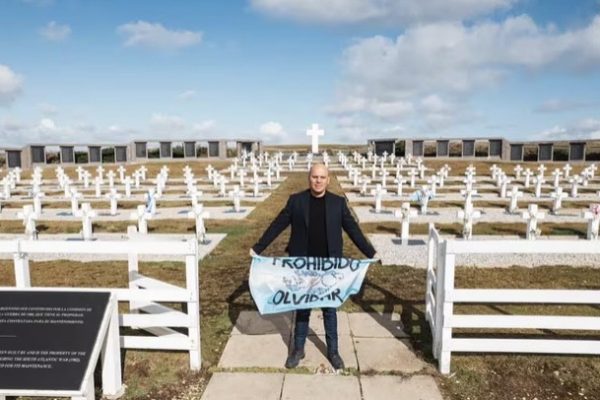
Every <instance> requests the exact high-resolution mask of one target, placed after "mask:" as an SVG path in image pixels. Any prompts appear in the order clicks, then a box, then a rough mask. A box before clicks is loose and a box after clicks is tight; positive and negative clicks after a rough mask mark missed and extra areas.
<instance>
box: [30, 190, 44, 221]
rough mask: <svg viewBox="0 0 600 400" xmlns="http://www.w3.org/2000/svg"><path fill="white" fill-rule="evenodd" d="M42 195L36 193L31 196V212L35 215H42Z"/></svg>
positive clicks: (38, 192)
mask: <svg viewBox="0 0 600 400" xmlns="http://www.w3.org/2000/svg"><path fill="white" fill-rule="evenodd" d="M44 196H45V195H44V193H42V192H40V191H37V192H35V193H34V194H33V211H34V212H35V213H36V214H37V215H42V197H44Z"/></svg>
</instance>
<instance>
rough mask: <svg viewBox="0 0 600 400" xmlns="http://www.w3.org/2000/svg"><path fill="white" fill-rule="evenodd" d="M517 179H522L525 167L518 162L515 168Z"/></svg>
mask: <svg viewBox="0 0 600 400" xmlns="http://www.w3.org/2000/svg"><path fill="white" fill-rule="evenodd" d="M514 171H515V179H521V172H522V171H523V167H521V164H518V165H517V166H516V167H515V169H514Z"/></svg>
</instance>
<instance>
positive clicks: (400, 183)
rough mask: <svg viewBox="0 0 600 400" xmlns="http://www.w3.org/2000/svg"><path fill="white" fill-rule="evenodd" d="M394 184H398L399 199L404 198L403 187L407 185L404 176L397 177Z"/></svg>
mask: <svg viewBox="0 0 600 400" xmlns="http://www.w3.org/2000/svg"><path fill="white" fill-rule="evenodd" d="M394 182H395V183H396V185H398V186H397V191H396V193H397V195H398V197H401V196H402V185H403V184H405V183H406V179H404V178H403V177H402V176H399V177H397V178H396V179H394Z"/></svg>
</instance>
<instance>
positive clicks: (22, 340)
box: [0, 291, 110, 391]
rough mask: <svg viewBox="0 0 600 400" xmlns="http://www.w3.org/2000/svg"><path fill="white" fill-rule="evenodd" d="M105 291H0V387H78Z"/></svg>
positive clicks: (95, 337)
mask: <svg viewBox="0 0 600 400" xmlns="http://www.w3.org/2000/svg"><path fill="white" fill-rule="evenodd" d="M109 297H110V293H92V292H33V291H32V292H24V291H10V292H9V291H6V292H4V291H3V292H0V390H57V391H71V390H73V391H77V390H79V389H80V388H81V384H82V380H83V378H84V376H85V372H86V370H87V368H88V364H89V362H90V357H91V355H92V352H93V349H94V345H95V343H96V342H97V341H98V334H99V330H100V326H101V324H102V319H103V317H104V313H105V311H106V307H107V305H108V301H109Z"/></svg>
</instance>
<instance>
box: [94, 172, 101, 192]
mask: <svg viewBox="0 0 600 400" xmlns="http://www.w3.org/2000/svg"><path fill="white" fill-rule="evenodd" d="M94 185H96V197H101V196H102V190H101V188H100V186H101V185H102V178H100V177H99V176H97V177H95V178H94Z"/></svg>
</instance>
